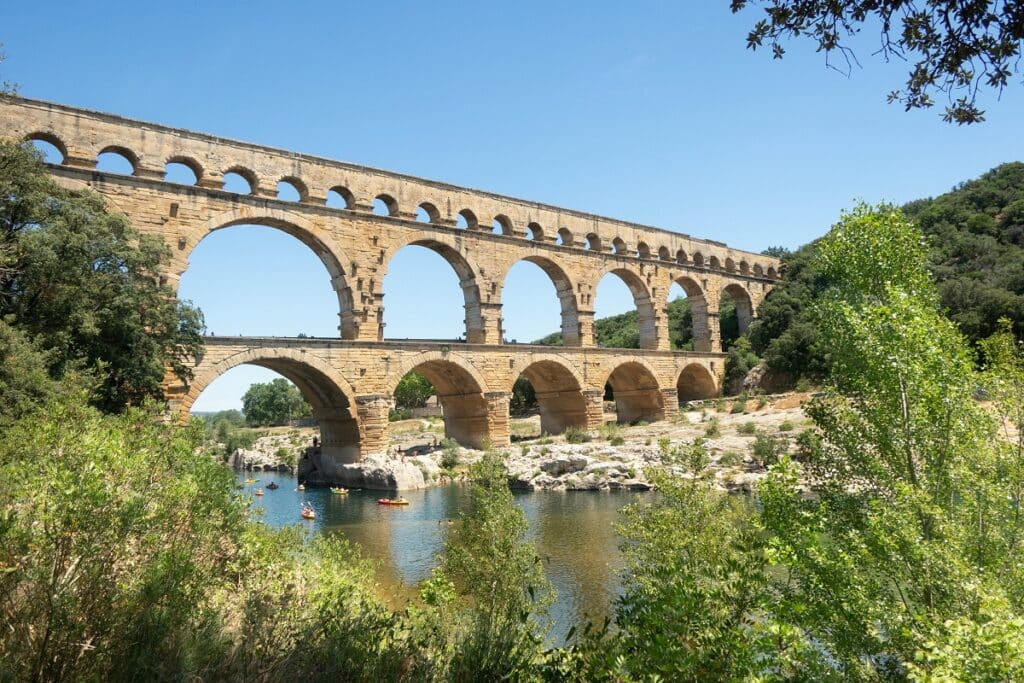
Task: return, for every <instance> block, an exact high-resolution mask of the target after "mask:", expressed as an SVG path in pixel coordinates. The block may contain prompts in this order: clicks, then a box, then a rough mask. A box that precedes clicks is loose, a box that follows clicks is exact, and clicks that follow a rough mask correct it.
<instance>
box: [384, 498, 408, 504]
mask: <svg viewBox="0 0 1024 683" xmlns="http://www.w3.org/2000/svg"><path fill="white" fill-rule="evenodd" d="M408 504H409V501H407V500H406V499H405V498H378V499H377V505H408Z"/></svg>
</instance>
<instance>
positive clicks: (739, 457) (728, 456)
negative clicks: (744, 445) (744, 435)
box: [718, 451, 743, 467]
mask: <svg viewBox="0 0 1024 683" xmlns="http://www.w3.org/2000/svg"><path fill="white" fill-rule="evenodd" d="M718 464H719V465H725V466H726V467H735V466H736V465H741V464H743V454H742V453H740V452H738V451H726V452H725V453H723V454H722V457H721V458H719V459H718Z"/></svg>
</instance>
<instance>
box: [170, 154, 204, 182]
mask: <svg viewBox="0 0 1024 683" xmlns="http://www.w3.org/2000/svg"><path fill="white" fill-rule="evenodd" d="M202 177H203V167H202V166H200V165H199V162H198V161H196V160H195V159H192V158H191V157H183V156H173V157H171V158H170V159H168V160H167V163H166V164H164V181H165V182H168V183H176V184H178V185H197V184H198V183H199V179H200V178H202Z"/></svg>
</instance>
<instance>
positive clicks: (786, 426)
mask: <svg viewBox="0 0 1024 683" xmlns="http://www.w3.org/2000/svg"><path fill="white" fill-rule="evenodd" d="M779 431H780V432H791V431H793V423H792V422H790V421H789V420H786V421H785V422H783V423H782V424H780V425H779Z"/></svg>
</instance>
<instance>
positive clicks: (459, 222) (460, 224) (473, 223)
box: [455, 209, 480, 230]
mask: <svg viewBox="0 0 1024 683" xmlns="http://www.w3.org/2000/svg"><path fill="white" fill-rule="evenodd" d="M455 227H456V228H461V229H463V230H477V229H479V227H480V221H478V220H477V218H476V214H475V213H473V212H472V211H470V210H469V209H463V210H462V211H459V213H458V214H456V216H455Z"/></svg>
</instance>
